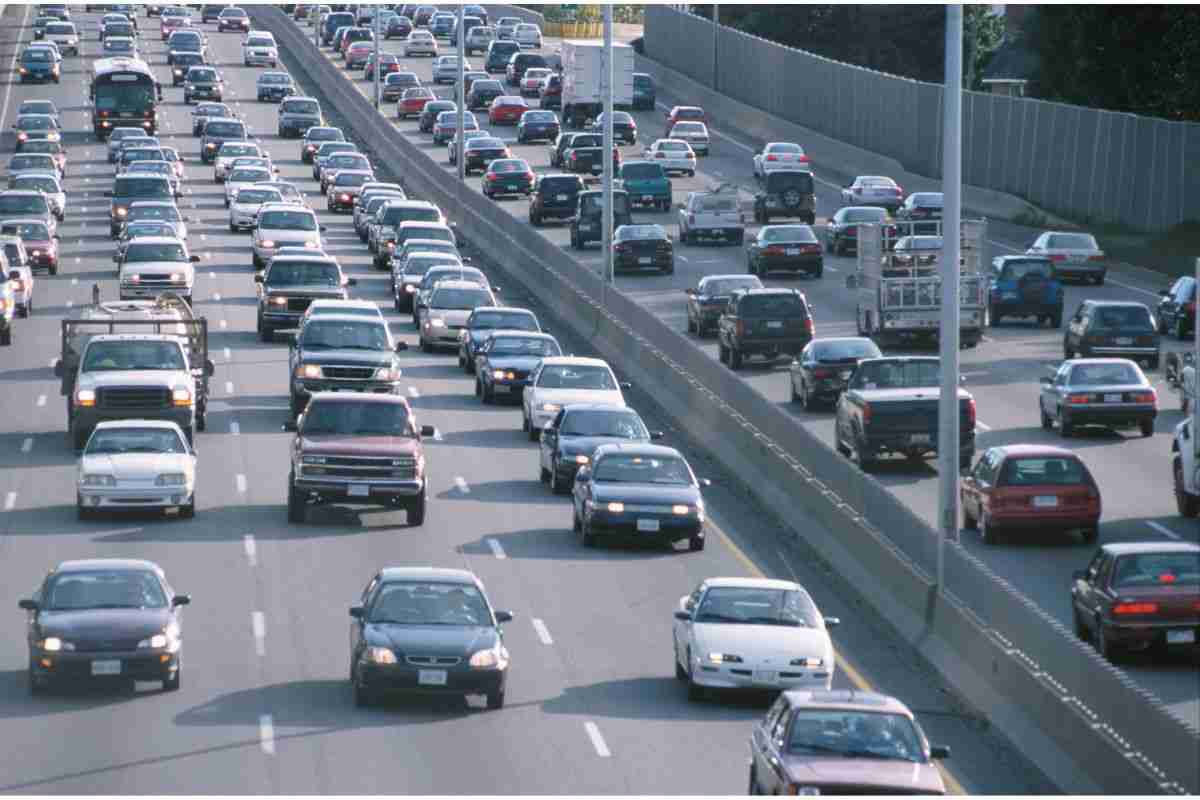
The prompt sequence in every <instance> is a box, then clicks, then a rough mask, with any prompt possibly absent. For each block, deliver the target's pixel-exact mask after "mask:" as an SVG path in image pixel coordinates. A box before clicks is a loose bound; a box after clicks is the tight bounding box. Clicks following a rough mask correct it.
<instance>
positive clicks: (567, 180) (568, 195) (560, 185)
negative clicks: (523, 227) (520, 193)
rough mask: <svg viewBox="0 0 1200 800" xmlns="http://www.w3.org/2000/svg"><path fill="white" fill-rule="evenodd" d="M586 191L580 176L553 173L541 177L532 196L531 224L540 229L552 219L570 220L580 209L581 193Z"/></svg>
mask: <svg viewBox="0 0 1200 800" xmlns="http://www.w3.org/2000/svg"><path fill="white" fill-rule="evenodd" d="M583 189H584V183H583V178H581V177H579V176H578V175H565V174H562V173H557V174H555V173H551V174H548V175H547V174H543V175H539V176H538V178H537V180H536V181H535V182H534V184H533V193H532V194H531V195H530V203H529V223H530V224H531V225H533V226H534V227H538V226H540V225H542V223H543V222H545V220H546V218H550V219H569V218H571V217H574V216H575V210H576V209H577V208H578V207H579V193H580V192H582V191H583Z"/></svg>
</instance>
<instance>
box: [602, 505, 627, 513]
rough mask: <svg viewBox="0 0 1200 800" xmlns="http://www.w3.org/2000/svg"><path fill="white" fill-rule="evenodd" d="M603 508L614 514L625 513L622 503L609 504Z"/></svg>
mask: <svg viewBox="0 0 1200 800" xmlns="http://www.w3.org/2000/svg"><path fill="white" fill-rule="evenodd" d="M605 508H607V509H608V510H609V511H611V512H612V513H614V514H623V513H625V504H624V503H609V504H608V505H606V506H605Z"/></svg>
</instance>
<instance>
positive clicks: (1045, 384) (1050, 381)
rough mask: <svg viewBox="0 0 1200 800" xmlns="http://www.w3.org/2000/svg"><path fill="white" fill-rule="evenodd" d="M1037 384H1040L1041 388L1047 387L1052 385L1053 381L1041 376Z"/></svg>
mask: <svg viewBox="0 0 1200 800" xmlns="http://www.w3.org/2000/svg"><path fill="white" fill-rule="evenodd" d="M1038 383H1040V384H1042V385H1043V386H1049V385H1050V384H1051V383H1053V381H1052V380H1051V379H1050V377H1049V376H1048V375H1043V376H1042V377H1040V378H1038Z"/></svg>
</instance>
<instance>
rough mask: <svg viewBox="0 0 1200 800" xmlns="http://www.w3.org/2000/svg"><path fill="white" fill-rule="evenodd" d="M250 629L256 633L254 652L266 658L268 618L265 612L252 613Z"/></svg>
mask: <svg viewBox="0 0 1200 800" xmlns="http://www.w3.org/2000/svg"><path fill="white" fill-rule="evenodd" d="M250 628H251V630H253V631H254V652H255V653H257V654H258V655H259V656H265V655H266V654H267V642H266V639H267V618H266V617H265V616H264V615H263V612H261V611H252V612H250Z"/></svg>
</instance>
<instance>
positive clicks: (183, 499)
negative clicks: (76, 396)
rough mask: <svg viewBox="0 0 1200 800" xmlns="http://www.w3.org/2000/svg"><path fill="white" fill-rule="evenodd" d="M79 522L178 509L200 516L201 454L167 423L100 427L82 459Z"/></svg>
mask: <svg viewBox="0 0 1200 800" xmlns="http://www.w3.org/2000/svg"><path fill="white" fill-rule="evenodd" d="M76 492H77V495H78V504H79V505H78V511H79V518H80V519H86V518H87V517H90V516H91V515H92V514H93V513H95V512H97V511H117V510H121V511H127V510H129V509H131V508H157V509H168V508H178V509H179V516H181V517H184V518H190V517H193V516H195V514H196V452H195V451H194V450H193V449H192V448H191V447H190V446H188V442H187V437H186V436H184V433H183V430H182V429H181V428H180V427H179V425H177V424H176V423H174V422H168V421H166V420H145V419H122V420H107V421H104V422H100V423H98V424H97V425H96V427H95V429H94V430H93V431H92V435H91V436H90V437H88V441H87V446H86V447H84V449H83V453H82V454H81V455H80V456H79V465H78V469H77V478H76Z"/></svg>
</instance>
